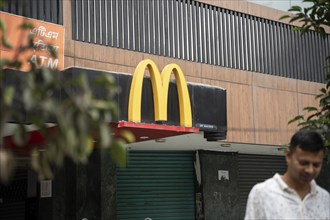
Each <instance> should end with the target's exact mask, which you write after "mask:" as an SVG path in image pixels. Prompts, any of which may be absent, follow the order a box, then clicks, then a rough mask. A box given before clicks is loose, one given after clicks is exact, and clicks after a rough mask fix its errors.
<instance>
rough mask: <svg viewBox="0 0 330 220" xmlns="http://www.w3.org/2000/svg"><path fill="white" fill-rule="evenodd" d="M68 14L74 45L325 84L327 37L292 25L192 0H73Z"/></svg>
mask: <svg viewBox="0 0 330 220" xmlns="http://www.w3.org/2000/svg"><path fill="white" fill-rule="evenodd" d="M44 1H46V0H44ZM58 1H59V0H58ZM40 4H41V2H40ZM47 4H48V3H47ZM52 4H53V3H52ZM72 14H73V16H72V17H73V21H72V22H73V25H72V27H73V38H74V40H78V41H84V42H89V43H95V44H101V45H106V46H110V47H118V48H122V49H127V50H133V51H139V52H143V53H150V54H155V55H160V56H165V57H173V58H178V59H184V60H191V61H195V62H200V63H206V64H210V65H219V66H224V67H229V68H235V69H241V70H249V71H254V72H260V73H265V74H272V75H277V76H282V77H289V78H295V79H301V80H307V81H314V82H324V79H325V74H324V73H325V71H324V69H323V68H320V67H322V66H324V65H325V58H326V54H327V53H326V52H327V51H329V47H330V38H329V37H326V39H322V38H321V37H320V36H319V35H318V34H316V33H314V32H311V33H308V34H306V35H305V36H303V37H301V36H300V34H298V31H293V30H292V26H291V25H287V24H283V23H279V22H276V21H270V20H267V19H264V18H259V17H255V16H251V15H247V14H243V13H240V12H234V11H231V10H228V9H223V8H219V7H215V6H211V5H208V4H205V3H201V2H198V1H193V0H159V1H153V0H144V1H130V0H112V1H107V0H74V1H73V2H72ZM104 32H106V34H105V33H104ZM320 41H322V42H323V47H319V42H320ZM311 55H313V56H311ZM219 74H220V73H219Z"/></svg>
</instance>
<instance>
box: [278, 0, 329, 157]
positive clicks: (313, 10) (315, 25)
mask: <svg viewBox="0 0 330 220" xmlns="http://www.w3.org/2000/svg"><path fill="white" fill-rule="evenodd" d="M303 2H307V3H311V4H312V5H311V6H310V7H307V8H301V7H299V6H292V7H291V9H289V11H290V12H293V13H295V14H294V15H290V16H289V15H286V16H282V17H281V19H286V18H290V22H293V21H299V22H302V26H301V27H295V28H294V29H296V30H299V31H300V32H301V34H302V35H303V34H305V33H307V32H309V31H316V32H318V33H319V34H320V35H321V36H322V37H324V38H328V35H327V33H326V28H329V27H330V1H329V0H304V1H303ZM329 61H330V57H329V55H328V56H327V58H326V63H327V65H326V66H325V67H324V69H325V73H326V77H325V79H326V81H325V87H324V88H322V89H320V93H319V94H317V95H316V96H315V99H317V100H318V101H319V106H317V107H315V106H308V107H305V108H304V109H303V110H304V112H306V114H305V115H298V116H296V117H294V118H293V119H291V120H290V121H289V123H293V122H298V125H299V126H300V127H302V128H306V129H313V130H317V131H319V132H320V133H321V134H323V136H324V137H325V146H326V148H327V149H330V130H329V128H330V65H329V63H330V62H329ZM328 159H329V161H330V154H328Z"/></svg>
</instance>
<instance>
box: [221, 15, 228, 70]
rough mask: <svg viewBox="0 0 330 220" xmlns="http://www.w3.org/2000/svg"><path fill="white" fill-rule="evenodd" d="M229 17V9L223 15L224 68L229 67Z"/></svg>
mask: <svg viewBox="0 0 330 220" xmlns="http://www.w3.org/2000/svg"><path fill="white" fill-rule="evenodd" d="M227 16H228V11H227V9H226V10H224V11H223V13H222V18H223V19H222V24H223V30H224V32H223V36H224V42H223V43H224V44H223V45H224V56H223V57H224V61H225V62H224V66H225V67H229V59H228V57H229V52H228V40H227V39H228V22H227Z"/></svg>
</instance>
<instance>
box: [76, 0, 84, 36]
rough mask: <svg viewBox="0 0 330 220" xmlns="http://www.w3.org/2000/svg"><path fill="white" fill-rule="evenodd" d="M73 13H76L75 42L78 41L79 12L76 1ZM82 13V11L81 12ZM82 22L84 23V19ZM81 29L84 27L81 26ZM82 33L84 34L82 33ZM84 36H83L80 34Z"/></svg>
mask: <svg viewBox="0 0 330 220" xmlns="http://www.w3.org/2000/svg"><path fill="white" fill-rule="evenodd" d="M75 11H76V39H75V40H78V39H79V31H80V30H79V22H80V21H79V19H78V18H79V10H78V0H75ZM82 11H83V10H82ZM81 20H82V21H84V19H81ZM82 28H83V29H84V25H82ZM82 33H84V32H82ZM82 35H84V34H82Z"/></svg>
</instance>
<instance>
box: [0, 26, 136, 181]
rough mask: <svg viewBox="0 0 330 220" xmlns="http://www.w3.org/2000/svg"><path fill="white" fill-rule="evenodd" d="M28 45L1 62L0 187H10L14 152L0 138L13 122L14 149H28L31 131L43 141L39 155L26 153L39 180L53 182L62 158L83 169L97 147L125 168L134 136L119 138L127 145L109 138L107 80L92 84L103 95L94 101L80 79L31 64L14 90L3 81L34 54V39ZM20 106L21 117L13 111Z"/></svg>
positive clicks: (1, 30)
mask: <svg viewBox="0 0 330 220" xmlns="http://www.w3.org/2000/svg"><path fill="white" fill-rule="evenodd" d="M20 28H22V29H31V28H32V25H31V24H28V23H26V24H24V25H22V26H21V27H20ZM0 34H1V45H2V46H3V47H5V48H7V49H8V50H10V49H12V46H11V45H10V44H9V43H8V42H7V39H6V27H5V25H4V23H3V22H2V21H0ZM28 42H29V43H28V44H27V45H22V46H21V47H20V49H19V51H18V52H17V54H16V56H15V58H14V59H13V60H8V59H1V60H0V96H1V98H0V113H1V116H0V136H1V142H0V182H3V183H4V182H8V180H9V177H10V176H11V174H12V173H13V171H14V169H15V164H16V163H15V158H16V156H15V154H14V152H13V151H12V149H10V148H6V147H5V146H4V138H3V137H4V136H5V134H4V131H5V127H6V126H8V124H9V122H11V121H15V130H14V131H13V137H14V141H15V143H16V145H18V146H26V142H27V140H28V139H29V132H28V129H31V128H32V129H35V130H38V131H39V132H41V134H42V136H43V137H44V138H45V140H46V142H45V143H43V146H42V147H43V148H45V150H40V146H33V148H32V149H30V150H29V154H30V158H31V165H32V168H33V169H34V170H35V171H36V172H37V173H38V175H39V178H41V179H43V178H52V177H53V173H52V168H53V167H54V166H61V165H62V164H63V161H64V158H69V159H72V160H73V161H74V162H76V163H86V162H87V161H88V157H89V155H90V154H91V152H92V151H93V149H94V148H95V147H97V148H100V149H102V150H104V151H107V152H110V153H111V155H112V158H113V159H114V160H115V162H117V164H119V165H125V163H126V149H125V143H126V142H127V141H132V136H131V135H130V134H129V133H125V134H123V136H124V137H125V138H126V140H123V139H119V138H117V139H114V138H113V137H112V131H111V129H110V126H109V122H110V121H111V120H112V118H113V117H114V116H116V114H117V106H116V103H115V102H114V100H113V96H114V94H115V92H116V91H117V88H116V85H115V82H114V79H113V78H112V77H111V75H109V74H106V73H104V74H100V77H98V78H97V79H96V80H95V81H94V82H93V83H94V85H95V86H97V87H98V88H101V89H102V90H103V91H104V96H103V97H102V98H100V97H96V96H95V95H94V93H93V91H92V90H91V83H90V81H89V80H88V79H87V77H86V75H85V74H84V73H82V74H81V75H80V76H79V77H74V78H71V79H68V78H67V77H64V75H63V74H61V72H60V71H58V70H51V69H48V68H44V67H38V66H37V65H36V63H33V62H32V63H30V64H31V65H30V66H31V69H30V71H28V72H24V74H20V76H19V83H18V84H15V85H8V84H5V83H4V80H8V79H7V78H6V77H8V75H9V77H10V74H5V72H6V71H7V69H8V68H12V69H19V67H20V66H21V65H22V61H20V60H19V59H18V57H19V54H20V53H24V52H26V51H28V50H33V37H32V36H29V41H28ZM49 49H50V51H52V49H51V48H49ZM52 55H53V56H56V52H55V51H52ZM58 92H62V93H64V94H65V99H61V100H59V99H58V97H56V95H55V94H56V93H58ZM18 106H19V108H20V110H19V111H17V110H16V109H17V107H18ZM22 110H23V111H22ZM22 112H24V115H23V114H22ZM10 124H11V125H13V123H10Z"/></svg>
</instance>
